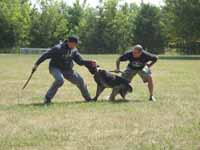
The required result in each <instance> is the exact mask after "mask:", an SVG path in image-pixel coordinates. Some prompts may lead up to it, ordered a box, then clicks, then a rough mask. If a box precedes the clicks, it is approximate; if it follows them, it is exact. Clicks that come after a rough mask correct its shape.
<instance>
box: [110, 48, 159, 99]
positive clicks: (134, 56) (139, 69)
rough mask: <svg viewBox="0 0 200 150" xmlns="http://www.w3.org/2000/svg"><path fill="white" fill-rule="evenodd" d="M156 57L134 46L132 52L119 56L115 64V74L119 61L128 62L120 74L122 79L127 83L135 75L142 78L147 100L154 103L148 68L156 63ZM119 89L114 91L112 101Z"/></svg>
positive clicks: (118, 69)
mask: <svg viewBox="0 0 200 150" xmlns="http://www.w3.org/2000/svg"><path fill="white" fill-rule="evenodd" d="M157 59H158V58H157V56H155V55H153V54H150V53H148V52H146V51H144V50H143V47H142V46H141V45H136V46H135V47H134V48H133V50H132V51H130V52H127V53H125V54H123V55H122V56H120V57H119V58H118V59H117V62H116V72H119V71H120V62H121V61H129V64H128V66H127V68H126V70H125V72H124V73H123V74H122V77H123V78H125V79H126V80H128V81H129V82H131V81H132V79H133V77H134V76H135V75H136V74H139V76H140V77H141V78H142V80H143V81H144V83H146V82H147V83H148V88H149V94H150V97H149V100H150V101H156V99H155V97H154V96H153V87H154V84H153V79H152V76H151V70H150V67H151V66H153V64H154V63H156V61H157ZM118 90H119V89H114V90H113V92H112V94H111V96H110V99H111V100H113V99H114V98H115V96H116V95H117V94H118Z"/></svg>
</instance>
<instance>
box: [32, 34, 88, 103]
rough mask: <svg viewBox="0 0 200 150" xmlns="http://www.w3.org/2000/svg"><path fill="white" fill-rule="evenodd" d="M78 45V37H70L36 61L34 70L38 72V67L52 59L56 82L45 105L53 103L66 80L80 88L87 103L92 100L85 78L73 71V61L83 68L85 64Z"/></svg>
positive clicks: (51, 63)
mask: <svg viewBox="0 0 200 150" xmlns="http://www.w3.org/2000/svg"><path fill="white" fill-rule="evenodd" d="M78 43H79V40H78V38H77V37H76V36H70V37H69V38H68V40H66V41H65V42H63V43H61V44H58V45H56V46H54V47H53V48H51V49H50V50H49V51H47V52H45V53H44V54H43V55H42V56H41V57H40V58H39V59H38V60H37V61H36V63H35V65H34V67H33V69H34V70H36V69H37V67H38V66H39V65H40V64H41V63H42V62H43V61H45V60H46V59H51V60H50V63H49V72H50V73H51V75H52V76H53V77H54V79H55V81H54V82H53V84H52V86H51V87H50V88H49V90H48V91H47V93H46V95H45V98H44V103H45V104H49V103H51V100H52V99H53V97H54V96H55V94H56V92H57V91H58V89H59V88H60V87H61V86H62V85H63V83H64V78H65V79H66V80H68V81H70V82H71V83H72V84H75V85H76V86H77V87H78V88H79V90H80V91H81V94H82V96H83V97H84V99H85V100H86V101H90V100H91V97H90V94H89V92H88V89H87V86H86V84H85V83H84V80H83V78H82V77H81V76H80V75H79V74H78V73H77V72H75V71H74V70H73V65H74V64H73V61H75V62H76V63H77V64H78V65H81V66H82V65H84V63H85V61H84V60H83V58H82V57H81V55H80V53H79V52H78V49H77V48H76V46H77V44H78Z"/></svg>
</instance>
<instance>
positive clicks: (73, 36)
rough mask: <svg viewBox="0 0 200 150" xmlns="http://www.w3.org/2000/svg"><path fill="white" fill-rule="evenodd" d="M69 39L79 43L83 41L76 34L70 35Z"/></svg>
mask: <svg viewBox="0 0 200 150" xmlns="http://www.w3.org/2000/svg"><path fill="white" fill-rule="evenodd" d="M68 41H69V42H75V43H77V44H80V43H81V41H80V40H79V38H78V37H77V36H75V35H72V36H69V37H68Z"/></svg>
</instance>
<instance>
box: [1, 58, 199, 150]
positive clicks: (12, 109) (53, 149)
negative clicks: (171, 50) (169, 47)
mask: <svg viewBox="0 0 200 150" xmlns="http://www.w3.org/2000/svg"><path fill="white" fill-rule="evenodd" d="M37 57H38V56H31V55H24V56H19V55H0V79H1V80H0V150H44V149H48V150H60V149H65V150H111V149H112V150H135V149H137V150H174V149H178V150H200V80H199V75H200V61H198V60H159V62H158V63H157V64H156V65H155V66H154V67H153V76H154V79H155V84H156V86H155V88H156V90H155V95H156V97H157V99H158V102H156V103H151V102H149V101H148V91H147V87H146V86H145V85H144V84H143V83H142V81H141V79H140V78H139V77H136V78H135V79H134V81H133V82H132V84H133V86H134V93H131V94H129V95H128V99H129V101H127V102H123V101H118V102H115V103H111V102H108V101H107V100H106V99H107V96H108V95H109V93H110V90H106V91H105V92H104V93H103V94H102V96H101V97H100V99H101V100H100V101H98V102H96V103H84V102H83V100H82V97H81V95H80V93H79V91H78V90H77V88H76V87H74V86H72V85H71V84H70V83H69V82H67V81H66V82H65V84H64V86H63V87H62V88H61V89H60V90H59V92H58V94H57V95H56V97H55V99H54V104H52V105H50V106H48V107H44V106H42V105H40V103H41V102H42V99H43V95H44V94H45V92H46V91H47V89H48V87H49V86H50V84H51V82H52V81H53V79H52V77H51V76H50V75H49V74H48V69H47V68H48V67H47V66H48V62H45V63H44V64H42V65H41V66H40V68H39V69H38V71H37V73H36V74H35V75H34V77H33V79H32V80H31V82H30V84H29V86H28V87H27V89H25V90H24V91H23V92H22V91H21V90H20V89H21V87H22V85H23V84H24V82H25V80H26V79H27V76H28V75H29V72H30V71H31V66H32V64H33V63H34V62H35V60H36V58H37ZM84 57H85V58H91V59H96V60H97V61H98V62H99V64H100V65H101V66H102V68H105V69H107V70H111V69H113V67H114V61H115V59H116V57H117V56H116V55H107V56H106V55H87V56H84ZM124 65H125V64H124ZM76 70H78V72H79V73H80V74H82V76H84V78H85V81H86V82H87V84H88V88H89V90H90V92H91V94H92V95H94V94H95V90H96V85H95V83H94V81H93V78H92V76H91V75H90V74H89V73H88V71H87V70H86V69H85V68H83V67H78V66H76Z"/></svg>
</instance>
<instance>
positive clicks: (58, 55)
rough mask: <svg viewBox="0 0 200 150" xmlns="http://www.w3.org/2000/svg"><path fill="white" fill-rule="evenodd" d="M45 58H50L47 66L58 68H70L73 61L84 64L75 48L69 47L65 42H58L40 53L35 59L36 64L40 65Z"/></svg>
mask: <svg viewBox="0 0 200 150" xmlns="http://www.w3.org/2000/svg"><path fill="white" fill-rule="evenodd" d="M46 59H51V60H50V63H49V66H50V67H55V68H58V69H60V70H72V68H73V66H74V64H73V61H75V62H76V63H77V64H79V65H84V60H83V58H82V57H81V55H80V53H79V51H78V49H77V48H74V49H70V48H69V47H68V46H67V44H66V42H64V43H62V44H58V45H56V46H54V47H53V48H51V49H50V50H49V51H47V52H45V53H43V54H42V56H41V57H40V58H39V59H38V60H37V61H36V65H40V64H41V63H42V62H43V61H45V60H46Z"/></svg>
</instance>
